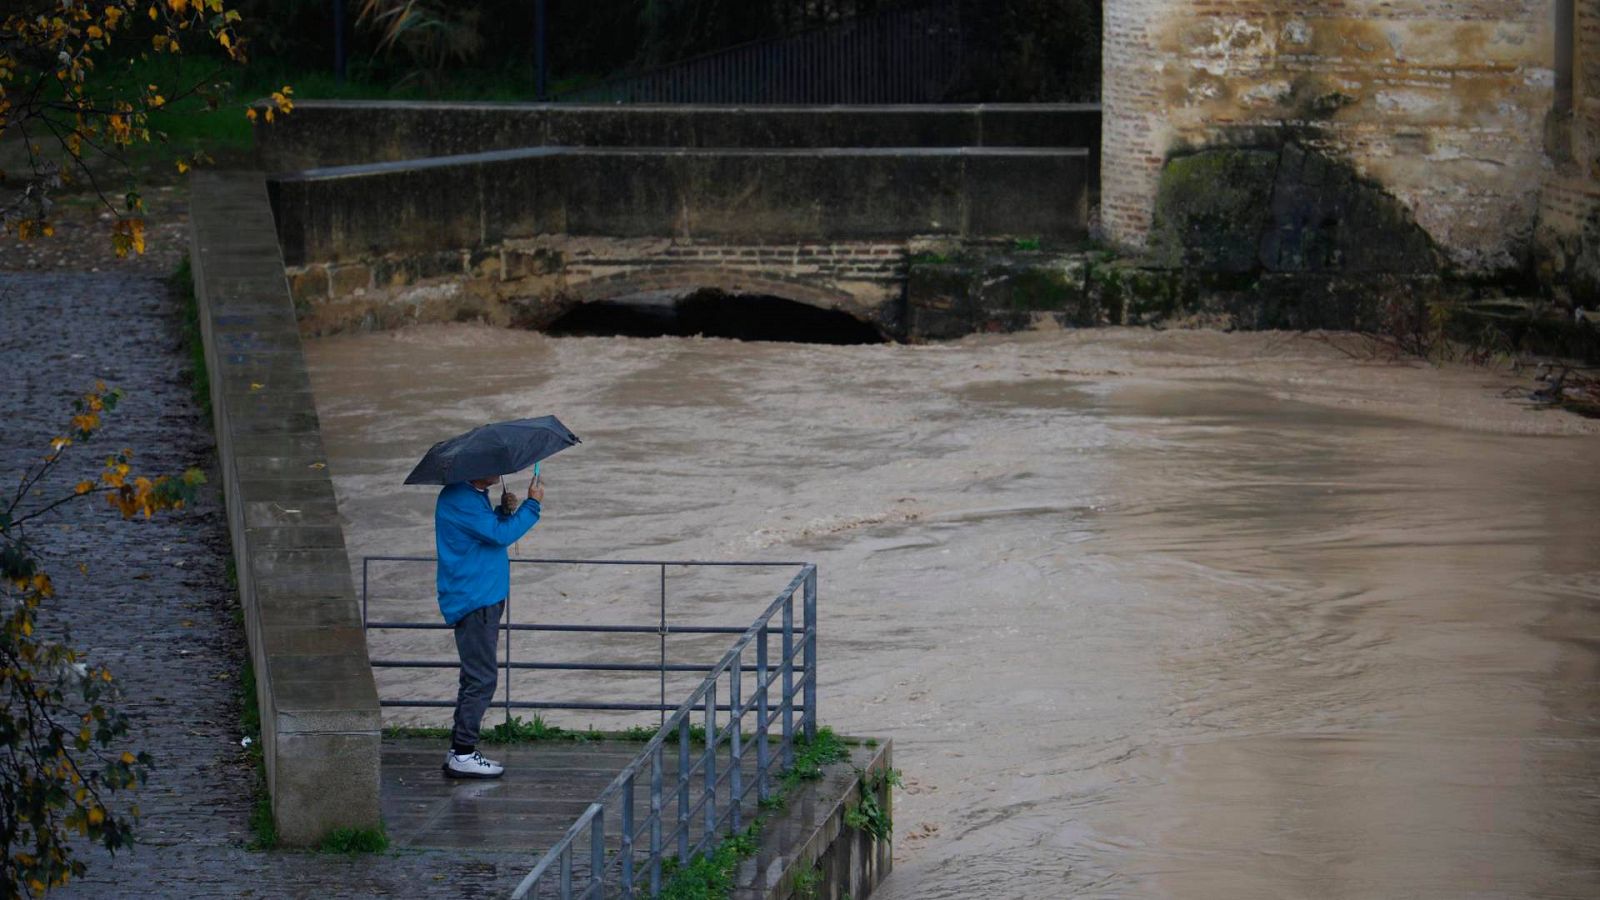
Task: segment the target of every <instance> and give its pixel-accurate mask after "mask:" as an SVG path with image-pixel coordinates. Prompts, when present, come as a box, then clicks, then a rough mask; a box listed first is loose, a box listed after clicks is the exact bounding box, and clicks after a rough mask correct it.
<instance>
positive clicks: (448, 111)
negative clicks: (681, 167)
mask: <svg viewBox="0 0 1600 900" xmlns="http://www.w3.org/2000/svg"><path fill="white" fill-rule="evenodd" d="M546 146H567V147H690V148H702V149H705V148H727V149H752V150H759V149H770V150H779V149H791V150H798V149H807V148H821V147H1087V148H1092V151H1091V153H1092V155H1093V156H1094V157H1095V158H1093V159H1092V160H1091V163H1092V165H1091V171H1095V172H1098V171H1099V168H1100V166H1099V159H1098V154H1099V148H1100V107H1099V106H1098V105H1097V104H1014V105H1013V104H1005V105H994V104H989V105H939V106H751V107H740V106H650V105H642V104H630V105H625V106H623V105H592V106H584V105H576V104H540V103H416V102H400V101H387V102H385V101H339V100H316V101H304V102H300V103H296V104H295V109H294V114H293V115H290V116H287V117H283V118H279V119H277V120H276V121H275V122H274V123H273V124H272V125H270V126H268V125H266V124H265V122H263V123H262V124H261V125H260V126H259V127H258V128H257V130H256V153H257V158H258V161H259V163H260V165H261V166H262V167H263V168H265V169H267V170H269V171H292V170H299V169H310V168H317V167H325V166H344V165H354V164H358V163H371V162H393V161H398V160H405V159H418V158H425V157H434V156H458V155H462V154H469V153H483V152H487V151H491V150H513V149H520V148H528V147H546Z"/></svg>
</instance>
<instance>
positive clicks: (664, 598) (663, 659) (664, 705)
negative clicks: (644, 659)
mask: <svg viewBox="0 0 1600 900" xmlns="http://www.w3.org/2000/svg"><path fill="white" fill-rule="evenodd" d="M660 627H661V633H660V639H661V700H660V702H659V703H657V704H656V705H657V706H659V707H661V718H660V724H659V725H657V726H656V727H657V728H665V727H666V725H667V567H666V566H662V567H661V626H660Z"/></svg>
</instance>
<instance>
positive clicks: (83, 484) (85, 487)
mask: <svg viewBox="0 0 1600 900" xmlns="http://www.w3.org/2000/svg"><path fill="white" fill-rule="evenodd" d="M92 490H94V482H92V481H80V482H78V487H77V492H78V493H79V494H87V493H89V492H90V491H92Z"/></svg>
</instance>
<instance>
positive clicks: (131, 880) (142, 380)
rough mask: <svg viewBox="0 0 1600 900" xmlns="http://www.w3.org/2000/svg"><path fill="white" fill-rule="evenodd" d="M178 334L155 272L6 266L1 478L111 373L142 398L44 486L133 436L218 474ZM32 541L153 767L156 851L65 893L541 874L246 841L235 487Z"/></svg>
mask: <svg viewBox="0 0 1600 900" xmlns="http://www.w3.org/2000/svg"><path fill="white" fill-rule="evenodd" d="M179 334H180V332H179V306H178V303H177V301H176V300H175V298H174V297H172V296H171V295H170V293H169V291H168V289H167V286H166V284H165V283H163V282H162V281H161V280H160V279H159V278H156V277H153V276H150V275H148V274H139V273H127V274H118V273H109V274H108V273H100V274H85V273H67V272H48V273H18V272H4V271H0V422H3V423H4V424H3V425H0V479H4V480H6V481H8V482H9V481H10V480H11V479H12V478H15V477H16V475H17V474H18V473H20V472H21V470H22V469H23V468H24V467H25V466H26V465H27V464H28V463H29V461H30V460H34V459H37V458H38V457H39V456H40V455H42V454H43V453H44V452H45V449H46V448H47V445H48V442H49V440H50V438H51V437H53V436H55V435H57V434H60V433H61V432H62V431H63V430H64V429H65V425H66V422H67V420H68V419H69V418H70V417H71V414H72V413H71V401H72V399H73V397H75V396H77V395H78V394H80V393H82V392H84V391H86V390H88V389H89V388H90V387H92V386H93V384H94V382H95V380H96V379H103V380H104V381H105V382H106V383H107V384H108V385H111V386H114V387H120V388H122V389H123V391H125V392H126V395H127V396H126V399H125V400H124V402H123V404H122V405H121V406H119V407H118V408H117V410H116V411H115V412H114V413H113V414H112V415H111V416H110V418H109V419H108V422H107V426H106V428H105V429H104V431H103V432H102V433H101V434H100V435H99V436H97V437H96V439H95V441H94V443H92V444H89V445H88V446H86V447H84V448H82V449H81V450H80V451H79V452H78V453H76V454H75V455H74V456H73V457H72V462H71V463H70V464H68V465H66V466H64V467H63V468H62V469H61V470H60V471H59V473H58V475H59V477H58V478H57V479H56V482H55V483H54V484H52V485H48V486H47V490H46V494H47V495H49V496H56V495H58V494H59V493H60V492H63V491H70V489H71V485H72V484H74V483H76V482H77V481H78V480H80V479H82V478H91V477H94V476H95V475H96V474H97V473H98V471H99V465H98V464H97V462H96V461H97V460H103V459H104V457H105V455H106V454H107V453H108V452H111V451H112V450H115V449H118V448H121V447H131V448H133V450H134V452H135V456H134V463H135V465H134V469H135V471H137V472H141V473H174V474H176V473H179V472H182V471H183V470H184V469H185V468H187V467H189V466H200V467H202V468H204V469H206V470H207V471H208V472H209V471H213V470H214V469H215V456H214V443H213V439H212V436H211V433H210V430H209V423H206V422H203V421H202V420H201V413H200V412H199V410H198V409H197V407H196V406H195V404H194V402H193V400H192V395H191V392H190V389H189V385H188V383H187V381H186V380H185V378H184V374H183V368H184V366H185V364H186V358H187V357H186V353H185V351H184V349H183V347H182V343H181V339H180V337H179ZM213 480H214V479H213ZM36 534H37V537H38V540H37V543H38V544H40V545H41V546H42V547H43V548H45V549H47V550H48V554H49V557H50V563H49V565H48V568H49V571H50V572H51V576H52V578H54V579H55V581H56V584H57V587H58V590H59V593H58V596H57V600H56V605H55V606H54V607H53V609H51V610H50V612H49V614H48V618H47V619H46V621H45V622H44V625H45V627H49V628H63V627H65V628H68V629H70V632H71V637H72V641H73V643H74V644H75V645H76V646H77V647H78V648H79V649H82V650H84V651H86V652H87V653H88V656H89V658H90V659H91V660H93V661H94V662H96V663H100V664H104V665H107V666H108V667H110V669H111V670H112V671H113V672H114V673H115V674H116V675H117V677H118V679H119V681H120V682H121V684H122V687H123V690H124V691H125V694H126V696H125V707H126V709H127V710H128V712H129V713H130V716H131V718H132V721H133V736H132V743H133V744H134V745H135V746H137V747H140V748H143V749H147V750H149V751H150V752H151V753H152V754H153V755H154V756H155V759H156V763H157V768H156V770H155V772H154V773H153V775H152V778H151V780H150V783H149V784H148V785H147V786H146V787H145V788H144V789H143V790H141V791H140V792H139V793H138V795H137V797H136V799H137V802H139V804H140V805H141V807H142V808H143V810H144V813H145V818H144V821H143V823H142V826H141V829H140V834H139V837H140V841H141V843H140V845H139V846H137V847H135V848H134V849H133V850H132V851H131V852H125V853H121V854H118V855H117V856H116V857H115V858H114V859H112V858H109V857H107V856H106V855H105V854H104V853H99V852H96V853H92V854H91V855H90V857H89V858H90V859H91V864H90V870H89V874H88V876H87V878H86V879H85V880H84V881H83V882H82V883H75V885H74V886H73V887H72V888H71V889H69V890H67V891H64V892H62V893H61V894H60V895H61V896H82V897H151V896H171V897H221V896H229V897H319V898H320V897H372V896H377V897H487V896H506V895H508V894H509V892H510V889H511V888H512V887H513V886H514V885H515V884H516V882H517V881H518V880H519V879H520V877H521V876H522V875H523V874H526V871H527V869H528V868H529V867H530V866H531V865H532V860H531V859H530V858H528V857H526V856H509V855H498V854H489V853H484V854H471V855H462V854H457V853H451V854H444V853H438V852H428V851H423V852H399V853H389V854H383V855H378V856H359V857H342V856H329V855H323V854H315V853H297V852H273V853H258V852H253V851H251V850H249V849H247V844H248V841H249V830H248V821H249V816H250V810H251V807H252V805H253V792H254V786H255V774H254V773H253V772H252V771H251V770H250V768H249V766H248V764H247V762H246V759H245V753H244V751H243V749H242V748H241V747H240V745H239V740H240V737H241V734H240V730H239V712H240V704H239V685H238V678H239V673H240V667H241V664H242V660H243V658H244V657H243V653H244V650H243V635H242V632H241V627H240V625H239V624H238V620H237V617H236V615H235V609H236V607H237V603H238V601H237V597H236V596H235V595H234V594H233V593H232V592H231V591H230V590H229V589H228V587H227V586H226V582H225V568H224V567H225V564H226V563H225V561H226V559H227V557H228V553H229V549H228V527H227V520H226V518H225V516H224V514H223V507H222V499H221V497H220V496H219V495H218V494H217V493H216V492H215V491H214V490H212V491H210V492H208V494H207V495H206V496H205V497H204V498H203V499H202V501H201V502H200V503H198V504H197V505H196V506H195V507H194V508H193V509H189V510H184V511H181V512H178V513H176V514H167V515H163V516H159V517H157V518H156V519H154V520H152V521H149V522H144V521H132V522H124V521H122V519H121V517H120V516H119V515H118V514H117V513H116V512H115V511H114V510H112V509H111V508H110V507H108V506H105V505H103V504H102V503H99V502H92V501H91V502H78V503H74V504H69V505H68V506H67V507H64V509H63V512H62V514H61V515H59V516H57V517H55V518H53V519H51V520H50V521H49V522H48V523H47V524H46V525H45V526H44V527H43V528H41V529H40V530H39V531H38V532H36ZM79 562H84V563H86V564H87V565H88V567H89V572H88V575H87V577H85V576H83V575H81V574H79V572H78V570H77V564H78V563H79ZM53 896H54V895H53Z"/></svg>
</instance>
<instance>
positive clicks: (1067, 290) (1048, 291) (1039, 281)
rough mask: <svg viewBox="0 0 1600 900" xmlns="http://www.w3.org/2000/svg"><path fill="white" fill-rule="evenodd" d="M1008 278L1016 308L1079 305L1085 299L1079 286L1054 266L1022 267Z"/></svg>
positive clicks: (1054, 308)
mask: <svg viewBox="0 0 1600 900" xmlns="http://www.w3.org/2000/svg"><path fill="white" fill-rule="evenodd" d="M1009 281H1010V287H1011V297H1010V301H1011V303H1010V306H1011V308H1012V309H1015V310H1026V311H1036V310H1048V311H1061V310H1065V309H1069V308H1074V307H1076V306H1077V305H1078V303H1079V302H1080V301H1081V300H1082V299H1083V292H1082V290H1081V289H1080V288H1079V286H1078V285H1077V284H1075V283H1073V282H1072V281H1071V280H1070V279H1068V277H1067V275H1066V273H1064V272H1061V271H1058V270H1054V269H1044V268H1037V269H1023V270H1022V271H1020V272H1017V273H1016V274H1015V275H1013V276H1011V278H1010V279H1009Z"/></svg>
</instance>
